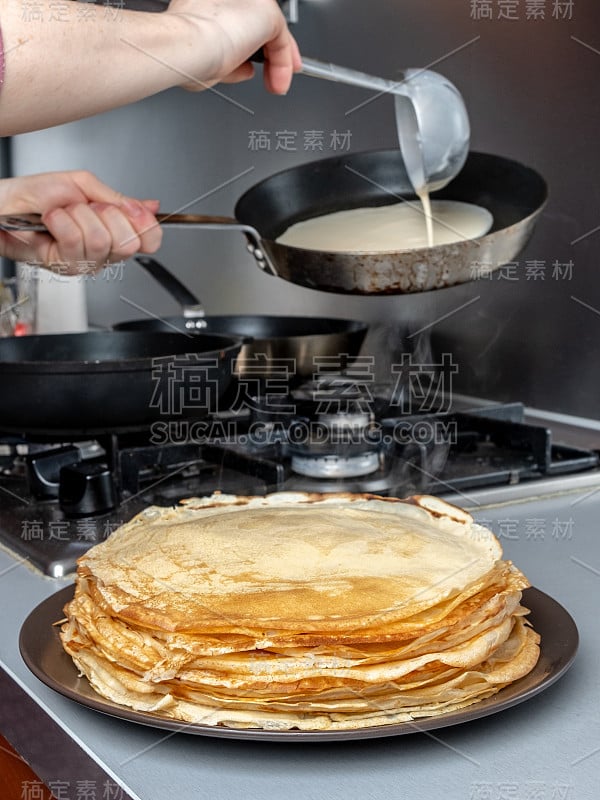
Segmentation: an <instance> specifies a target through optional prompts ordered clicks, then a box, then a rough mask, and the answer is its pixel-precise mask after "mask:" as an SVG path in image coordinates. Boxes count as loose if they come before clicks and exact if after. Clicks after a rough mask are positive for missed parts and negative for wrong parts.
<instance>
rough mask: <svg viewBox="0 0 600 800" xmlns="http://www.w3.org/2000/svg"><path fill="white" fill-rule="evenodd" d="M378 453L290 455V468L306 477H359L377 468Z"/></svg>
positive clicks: (336, 478) (334, 478) (369, 473)
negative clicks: (345, 455)
mask: <svg viewBox="0 0 600 800" xmlns="http://www.w3.org/2000/svg"><path fill="white" fill-rule="evenodd" d="M379 461H380V459H379V453H377V452H372V453H362V454H360V455H357V456H347V457H344V456H336V455H330V456H325V455H323V456H302V455H297V454H296V455H292V470H293V471H294V472H295V473H296V474H297V475H305V476H306V477H307V478H330V479H333V480H339V479H340V478H359V477H362V476H363V475H371V473H373V472H376V471H377V470H378V469H379Z"/></svg>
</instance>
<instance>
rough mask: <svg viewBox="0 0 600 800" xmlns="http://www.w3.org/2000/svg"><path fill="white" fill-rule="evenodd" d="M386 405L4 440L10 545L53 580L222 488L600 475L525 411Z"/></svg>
mask: <svg viewBox="0 0 600 800" xmlns="http://www.w3.org/2000/svg"><path fill="white" fill-rule="evenodd" d="M397 412H398V406H397V405H391V404H390V402H389V396H388V399H387V400H386V399H384V398H382V397H378V396H377V395H376V394H373V393H371V392H370V393H369V394H368V396H366V395H365V393H364V392H361V391H356V389H355V388H353V389H350V388H343V387H342V388H340V387H339V386H337V387H335V389H332V390H330V391H325V392H324V391H323V390H322V388H321V390H320V392H319V394H318V395H315V393H314V391H311V387H304V388H301V389H300V390H298V391H297V392H295V393H293V394H287V395H281V396H277V397H275V398H270V399H265V398H262V399H261V398H255V399H254V402H253V403H252V407H251V408H248V407H245V408H243V409H237V410H235V409H234V410H229V411H226V412H222V413H220V414H217V415H215V416H212V417H209V418H202V419H197V420H193V421H190V420H185V421H179V422H173V420H169V421H168V422H165V424H164V425H163V424H162V423H157V424H156V425H154V426H153V427H152V428H151V429H150V430H146V431H138V432H135V433H126V434H116V433H110V432H107V433H106V434H103V435H101V436H95V437H94V438H93V439H90V440H86V441H84V440H77V441H72V442H64V441H49V440H48V439H47V438H46V440H44V441H39V440H35V439H31V438H28V439H25V438H21V437H17V436H13V435H8V434H7V435H2V434H0V542H1V543H2V544H3V545H4V546H5V547H7V548H9V549H10V550H12V551H13V552H16V553H17V554H18V555H19V556H21V557H22V558H24V559H25V560H26V561H27V562H28V563H30V564H31V565H32V566H33V567H35V568H36V569H38V570H40V571H42V572H43V573H45V574H47V575H50V576H52V577H62V576H64V575H67V574H69V573H71V572H73V571H74V569H75V565H76V560H77V558H78V557H79V556H81V555H82V554H83V553H84V552H85V551H86V550H87V549H89V547H91V546H92V545H94V544H96V543H98V542H100V541H102V540H103V539H105V538H106V537H107V536H108V535H110V533H112V531H113V530H115V529H116V528H117V527H119V526H120V525H122V524H123V523H125V522H126V521H128V520H129V519H131V518H132V517H133V516H134V515H135V514H137V513H138V512H139V511H141V510H142V509H144V508H146V507H147V506H149V505H161V506H169V505H176V504H177V503H178V502H179V501H180V500H182V499H184V498H187V497H193V496H203V495H209V494H212V493H213V492H215V491H221V492H224V493H231V494H240V495H263V494H267V493H270V492H279V491H294V492H295V491H301V492H318V493H321V492H325V493H327V492H353V493H370V494H379V495H384V496H394V497H403V496H406V495H410V494H415V493H417V494H418V493H434V494H439V495H448V494H449V493H453V494H458V495H459V496H461V495H462V496H464V495H465V493H466V492H469V491H471V490H474V489H480V488H482V487H497V486H507V485H514V484H521V483H527V482H535V481H541V480H545V479H547V478H549V477H555V476H565V475H567V474H569V473H575V472H585V471H594V470H596V469H598V466H599V457H598V453H597V452H595V451H594V450H586V449H583V448H580V447H572V446H566V445H561V444H557V443H554V442H553V441H552V435H551V432H550V430H549V429H548V428H547V427H545V426H544V425H532V424H527V423H526V421H525V409H524V407H523V406H522V405H521V404H519V403H512V404H500V405H486V406H484V407H481V408H480V407H471V408H470V407H468V406H467V407H464V408H461V410H453V409H450V410H448V409H446V408H445V406H444V407H443V409H442V410H437V411H431V410H428V411H427V413H419V414H406V413H400V414H398V413H397Z"/></svg>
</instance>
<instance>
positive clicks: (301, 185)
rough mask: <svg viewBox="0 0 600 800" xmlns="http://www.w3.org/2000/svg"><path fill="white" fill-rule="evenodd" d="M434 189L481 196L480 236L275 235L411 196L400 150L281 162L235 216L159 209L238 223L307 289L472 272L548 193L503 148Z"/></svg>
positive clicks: (31, 224) (496, 253)
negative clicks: (383, 242)
mask: <svg viewBox="0 0 600 800" xmlns="http://www.w3.org/2000/svg"><path fill="white" fill-rule="evenodd" d="M432 196H433V197H434V198H438V199H449V200H460V201H463V202H466V203H473V204H475V205H479V206H483V207H484V208H486V209H487V210H488V211H490V213H491V214H492V216H493V218H494V224H493V226H492V228H491V230H490V232H489V233H487V234H486V235H485V236H481V237H479V238H478V239H472V240H468V241H464V242H459V243H454V244H445V245H439V246H436V247H431V248H421V249H418V250H397V251H390V252H382V253H381V252H380V253H369V252H347V253H331V252H324V251H317V250H307V249H304V248H298V247H290V246H288V245H282V244H278V243H277V241H276V239H277V238H278V237H279V236H280V235H281V234H282V233H283V232H284V231H285V230H287V228H288V227H289V226H290V225H293V224H294V223H296V222H300V221H302V220H305V219H310V218H312V217H318V216H322V215H324V214H329V213H331V212H334V211H343V210H346V209H350V208H360V207H362V206H382V205H389V204H391V203H396V202H398V201H399V200H401V199H402V198H409V197H410V198H413V199H414V194H413V192H412V189H411V187H410V181H409V179H408V176H407V174H406V170H405V168H404V163H403V161H402V156H401V154H400V151H399V150H376V151H372V152H368V153H355V154H351V155H345V156H337V157H335V158H327V159H324V160H322V161H315V162H309V163H307V164H302V165H300V166H298V167H293V168H292V169H288V170H285V171H284V172H279V173H277V174H276V175H272V176H271V177H270V178H266V179H265V180H263V181H261V182H260V183H258V184H256V186H254V187H252V188H251V189H249V190H248V191H247V192H246V193H245V194H244V195H243V196H242V197H241V198H240V199H239V201H238V203H237V205H236V207H235V216H236V218H235V219H233V218H230V217H205V216H199V215H174V214H161V215H159V220H160V222H161V224H165V225H166V224H168V225H186V226H188V225H193V226H196V227H199V226H200V227H204V228H207V229H220V228H232V229H237V230H241V231H242V232H243V233H244V234H245V235H246V237H247V238H248V240H249V243H250V250H251V252H252V253H253V255H254V257H255V259H256V261H257V263H258V265H259V266H260V267H261V269H263V270H265V271H266V272H269V273H271V274H273V275H278V276H279V277H281V278H284V279H285V280H288V281H291V282H292V283H296V284H299V285H301V286H307V287H309V288H311V289H319V290H321V291H327V292H343V293H351V294H363V295H376V294H406V293H409V292H423V291H429V290H431V289H442V288H444V287H446V286H452V285H454V284H457V283H465V282H466V281H470V280H473V279H474V277H476V276H477V275H479V274H481V271H482V269H485V270H488V271H491V270H494V269H497V268H498V267H500V266H502V265H503V264H506V263H508V262H510V261H513V260H514V259H515V258H516V256H517V255H518V254H519V253H520V251H521V250H522V249H523V247H525V245H526V244H527V242H528V241H529V238H530V236H531V234H532V232H533V228H534V226H535V223H536V220H537V218H538V217H539V215H540V213H541V211H542V209H543V207H544V204H545V202H546V199H547V187H546V183H545V181H544V180H543V178H542V177H541V176H540V175H538V173H537V172H535V171H534V170H532V169H530V168H529V167H525V166H523V165H522V164H518V163H517V162H516V161H511V160H509V159H507V158H502V157H500V156H493V155H487V154H485V153H471V154H470V155H469V157H468V159H467V162H466V164H465V166H464V167H463V169H462V171H461V172H460V174H459V175H458V177H456V178H455V179H454V180H453V181H452V182H451V183H449V184H448V186H446V187H445V188H444V189H443V190H441V191H439V192H435V193H434V194H433V195H432ZM0 228H4V229H6V230H19V229H25V230H26V229H29V230H44V227H43V226H40V219H39V216H36V215H21V216H13V217H4V218H0Z"/></svg>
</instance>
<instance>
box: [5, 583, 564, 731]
mask: <svg viewBox="0 0 600 800" xmlns="http://www.w3.org/2000/svg"><path fill="white" fill-rule="evenodd" d="M72 597H73V586H67V587H65V588H64V589H61V590H60V591H59V592H56V594H53V595H51V596H50V597H48V598H47V599H46V600H44V601H43V602H42V603H40V605H39V606H37V608H35V609H34V610H33V611H32V612H31V614H30V615H29V616H28V617H27V619H26V620H25V622H24V623H23V627H22V628H21V635H20V637H19V647H20V650H21V656H22V657H23V660H24V661H25V663H26V664H27V666H28V667H29V669H30V670H31V671H32V672H33V674H34V675H35V676H36V677H37V678H39V679H40V680H41V681H42V682H43V683H45V684H46V685H47V686H49V687H50V688H51V689H54V690H55V691H57V692H59V693H60V694H62V695H64V696H65V697H69V698H71V700H75V701H76V702H78V703H81V704H82V705H84V706H87V707H88V708H93V709H94V710H95V711H100V712H102V713H103V714H108V715H110V716H113V717H117V718H119V719H125V720H129V721H131V722H137V723H140V724H142V725H149V726H151V727H153V728H165V729H166V730H171V731H179V732H181V733H192V734H196V735H198V736H219V737H224V738H227V739H262V740H264V741H267V740H269V741H281V742H285V741H289V742H296V741H298V742H307V741H319V742H321V741H334V740H338V741H343V740H353V739H374V738H378V737H382V736H401V735H403V734H407V733H420V732H421V731H432V730H436V729H438V728H446V727H447V726H449V725H458V724H460V723H463V722H470V721H471V720H476V719H480V718H481V717H486V716H488V715H489V714H496V713H497V712H498V711H503V710H504V709H505V708H510V707H511V706H515V705H517V704H518V703H522V702H524V701H525V700H529V698H530V697H533V696H534V695H536V694H538V693H539V692H542V691H543V690H544V689H547V688H548V687H549V686H551V685H552V684H553V683H554V682H555V681H557V680H558V679H559V678H560V677H561V676H562V675H564V673H565V672H566V671H567V670H568V668H569V667H570V666H571V664H572V662H573V659H574V658H575V654H576V652H577V647H578V644H579V635H578V633H577V627H576V625H575V622H574V621H573V619H572V617H571V616H570V614H569V613H568V612H567V611H566V610H565V609H564V608H563V607H562V606H561V605H559V603H557V602H556V600H553V599H552V598H551V597H549V596H548V595H547V594H544V592H540V591H539V590H538V589H527V590H526V591H525V592H524V594H523V603H524V605H525V606H527V607H528V608H529V609H531V614H530V616H529V619H530V620H531V623H532V624H533V626H534V628H535V630H536V631H537V632H538V633H539V634H540V636H541V638H542V641H541V653H540V658H539V661H538V663H537V664H536V666H535V669H533V670H532V671H531V672H530V673H529V675H526V676H525V677H524V678H521V680H519V681H516V682H515V683H513V684H511V685H510V686H507V687H506V688H505V689H502V690H501V691H500V692H498V694H496V695H494V696H493V697H490V698H488V699H487V700H482V701H481V702H479V703H475V704H474V705H472V706H469V707H468V708H467V709H465V710H462V711H454V712H451V713H448V714H442V715H440V716H436V717H425V718H423V719H419V720H417V721H416V722H402V723H399V724H395V725H378V726H375V727H371V728H360V729H358V730H344V731H314V732H311V731H269V730H264V729H262V728H259V729H252V730H237V729H235V728H227V727H221V726H210V725H193V724H186V723H182V722H178V721H177V720H173V719H169V718H167V717H161V716H160V715H159V714H150V713H148V712H145V711H133V710H132V709H130V708H126V707H125V706H120V705H118V704H117V703H113V702H112V701H110V700H105V699H104V698H103V697H101V696H100V695H99V694H97V693H96V692H95V691H94V690H93V689H92V687H91V686H90V684H89V683H88V681H87V679H86V678H80V677H79V675H78V672H77V669H76V667H75V665H74V664H73V662H72V661H71V658H70V656H69V655H67V653H65V651H64V650H63V648H62V645H61V642H60V639H59V637H58V629H57V627H53V623H54V622H56V621H57V620H59V619H62V617H63V616H64V614H63V606H64V605H65V603H67V602H68V601H69V600H70V599H71V598H72Z"/></svg>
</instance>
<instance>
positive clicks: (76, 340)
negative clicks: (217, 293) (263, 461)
mask: <svg viewBox="0 0 600 800" xmlns="http://www.w3.org/2000/svg"><path fill="white" fill-rule="evenodd" d="M241 346H242V340H241V339H239V338H237V339H236V338H233V337H226V336H217V335H208V334H201V335H198V336H190V335H186V334H179V333H170V334H168V333H147V332H146V333H122V332H119V333H116V332H112V331H105V332H93V333H73V334H58V335H45V336H22V337H8V338H3V339H0V382H1V385H2V392H0V430H3V431H9V432H14V433H19V434H28V435H33V434H43V435H49V434H51V435H53V436H56V435H59V434H60V435H62V434H65V435H69V436H73V435H86V434H98V433H106V432H107V431H108V432H112V431H119V432H122V431H128V430H140V429H144V428H148V427H149V426H150V425H151V424H152V423H153V422H155V421H156V420H163V419H169V418H175V419H181V418H182V417H202V416H206V414H207V413H209V411H210V410H215V409H214V405H215V403H216V402H217V400H218V397H220V396H222V395H223V393H224V392H225V390H226V389H227V387H228V386H229V384H230V382H231V379H232V371H233V365H234V363H235V359H236V357H237V355H238V353H239V351H240V348H241ZM183 381H187V386H188V387H189V386H190V385H191V382H193V388H194V393H193V394H192V393H190V392H189V391H188V390H186V388H185V387H184V385H183Z"/></svg>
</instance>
